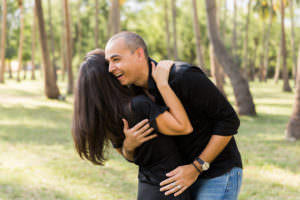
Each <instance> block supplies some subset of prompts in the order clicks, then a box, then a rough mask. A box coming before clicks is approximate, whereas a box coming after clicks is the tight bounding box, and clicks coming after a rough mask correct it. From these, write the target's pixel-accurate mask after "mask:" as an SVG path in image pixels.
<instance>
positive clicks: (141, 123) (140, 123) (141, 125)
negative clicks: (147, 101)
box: [132, 119, 149, 130]
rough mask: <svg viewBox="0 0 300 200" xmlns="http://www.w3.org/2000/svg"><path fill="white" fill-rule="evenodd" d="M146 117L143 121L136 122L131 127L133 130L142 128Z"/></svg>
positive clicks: (146, 121)
mask: <svg viewBox="0 0 300 200" xmlns="http://www.w3.org/2000/svg"><path fill="white" fill-rule="evenodd" d="M148 121H149V120H148V119H144V120H143V121H140V122H139V123H137V124H136V125H135V126H134V127H133V128H132V129H133V130H139V129H140V128H142V127H143V126H144V125H145V124H147V123H148Z"/></svg>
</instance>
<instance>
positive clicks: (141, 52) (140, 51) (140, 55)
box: [136, 47, 145, 59]
mask: <svg viewBox="0 0 300 200" xmlns="http://www.w3.org/2000/svg"><path fill="white" fill-rule="evenodd" d="M136 53H137V55H138V58H139V59H143V58H145V52H144V49H143V48H142V47H139V48H137V50H136Z"/></svg>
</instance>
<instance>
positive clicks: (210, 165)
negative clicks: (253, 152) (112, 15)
mask: <svg viewBox="0 0 300 200" xmlns="http://www.w3.org/2000/svg"><path fill="white" fill-rule="evenodd" d="M239 125H240V121H239V118H238V116H237V114H236V112H235V111H234V109H233V108H232V106H231V105H230V103H229V102H228V101H227V100H226V98H225V97H224V96H223V95H222V93H221V92H220V91H219V90H218V89H217V88H216V87H215V85H214V84H213V83H212V82H211V81H210V80H209V79H208V78H207V76H206V75H205V74H204V73H203V71H202V70H201V69H200V68H198V67H196V66H192V65H190V64H188V63H184V62H177V61H176V62H173V61H161V62H158V63H157V62H155V61H154V60H152V59H151V58H150V57H149V55H148V51H147V46H146V44H145V42H144V40H143V39H142V38H141V37H140V36H139V35H137V34H136V33H132V32H120V33H118V34H116V35H114V36H113V37H112V38H110V40H109V41H108V42H107V44H106V47H105V51H103V50H100V49H96V50H93V51H91V52H89V53H88V54H87V55H86V57H85V60H84V61H83V62H82V64H81V66H80V70H79V76H78V80H77V87H76V91H75V100H74V115H73V126H72V135H73V139H74V143H75V147H76V150H77V152H78V153H79V155H80V157H82V158H85V159H87V160H89V161H91V162H92V163H94V164H99V165H102V164H103V162H104V161H105V158H104V151H105V147H106V145H107V144H108V142H109V141H110V142H111V143H112V145H113V147H114V148H115V149H116V150H117V151H118V152H119V153H120V154H121V155H122V156H123V157H124V158H125V159H126V160H127V161H129V162H133V163H135V164H137V165H138V166H139V172H138V173H139V174H138V180H139V182H138V197H137V199H138V200H168V199H170V200H179V199H180V200H223V199H224V200H235V199H237V198H238V193H239V190H240V186H241V182H242V161H241V156H240V153H239V150H238V148H237V145H236V142H235V138H234V136H233V135H235V134H237V130H238V128H239Z"/></svg>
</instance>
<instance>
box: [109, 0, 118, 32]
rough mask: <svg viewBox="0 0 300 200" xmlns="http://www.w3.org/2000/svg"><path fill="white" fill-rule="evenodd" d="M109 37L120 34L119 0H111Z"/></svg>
mask: <svg viewBox="0 0 300 200" xmlns="http://www.w3.org/2000/svg"><path fill="white" fill-rule="evenodd" d="M109 14H110V20H109V21H110V29H111V31H110V35H114V34H116V33H118V32H120V30H121V27H120V2H119V0H112V5H111V9H110V13H109Z"/></svg>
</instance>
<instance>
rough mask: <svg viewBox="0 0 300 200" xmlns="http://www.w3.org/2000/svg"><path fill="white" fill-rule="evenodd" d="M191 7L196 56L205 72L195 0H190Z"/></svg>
mask: <svg viewBox="0 0 300 200" xmlns="http://www.w3.org/2000/svg"><path fill="white" fill-rule="evenodd" d="M192 4H193V5H192V7H193V22H194V33H195V39H196V52H197V58H198V65H199V67H200V68H201V69H202V70H203V71H204V72H205V74H207V71H206V70H205V67H204V66H205V65H204V59H203V53H202V44H201V39H200V38H201V35H200V25H199V19H198V11H197V2H196V0H192Z"/></svg>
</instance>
